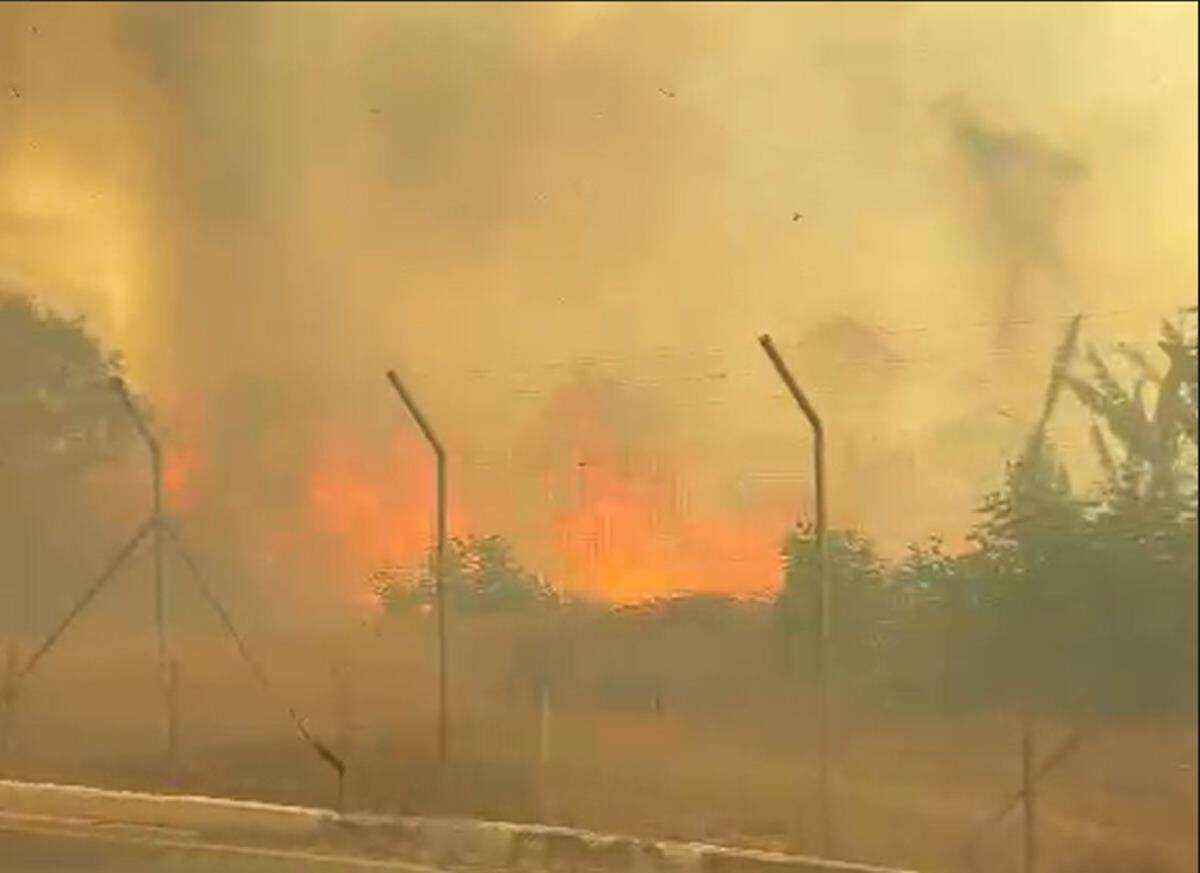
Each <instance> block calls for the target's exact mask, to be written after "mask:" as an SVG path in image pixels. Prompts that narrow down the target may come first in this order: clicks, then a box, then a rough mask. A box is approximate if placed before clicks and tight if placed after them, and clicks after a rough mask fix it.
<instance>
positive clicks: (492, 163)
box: [0, 4, 1197, 602]
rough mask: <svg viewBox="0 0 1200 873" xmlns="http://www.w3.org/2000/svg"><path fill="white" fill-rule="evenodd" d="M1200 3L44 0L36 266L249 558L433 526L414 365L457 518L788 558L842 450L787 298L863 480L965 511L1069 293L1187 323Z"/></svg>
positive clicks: (18, 180) (953, 525)
mask: <svg viewBox="0 0 1200 873" xmlns="http://www.w3.org/2000/svg"><path fill="white" fill-rule="evenodd" d="M1195 24H1196V13H1195V7H1194V6H1190V5H1156V4H1130V5H1112V4H1106V5H1095V6H1085V7H1079V6H1075V7H1071V8H1067V7H1066V6H1055V5H1037V6H1034V5H1021V6H1010V5H1005V4H988V5H978V6H960V5H936V6H925V5H919V4H917V5H904V6H897V5H885V6H880V7H875V6H871V5H867V4H862V5H854V6H842V5H830V6H826V5H797V6H783V5H770V6H761V7H760V6H753V5H738V6H737V7H736V8H735V7H733V6H725V5H719V4H717V5H695V6H682V5H671V6H666V5H663V6H659V5H636V6H634V5H628V6H627V5H600V4H581V5H561V6H532V5H530V6H526V5H503V6H501V5H495V6H493V5H486V4H484V5H475V4H470V5H467V4H464V5H442V6H426V5H404V6H383V5H374V4H371V5H365V4H364V5H354V4H338V5H323V4H304V5H296V6H291V5H287V4H261V5H241V4H221V5H208V6H188V5H183V4H178V5H176V4H172V5H165V4H164V5H140V4H138V5H120V6H118V5H111V6H70V7H67V6H58V5H51V4H46V5H42V4H39V5H19V6H18V5H5V6H4V7H3V8H2V9H0V83H2V84H3V85H4V92H5V93H4V95H3V103H2V106H0V111H2V112H3V124H0V279H2V280H3V282H4V283H5V286H6V287H7V288H8V289H9V290H19V291H23V292H26V293H29V294H32V295H35V296H36V297H38V298H39V299H41V300H42V301H44V302H45V303H47V304H49V305H51V306H53V307H55V308H58V309H61V310H63V311H67V312H78V313H82V314H85V315H86V316H87V317H88V319H89V324H90V326H91V329H92V331H93V332H95V333H96V334H97V335H98V336H99V337H100V338H101V339H102V341H103V342H104V344H105V345H106V346H107V347H109V348H113V349H119V350H120V351H122V352H123V353H124V354H125V356H126V358H127V361H128V367H129V372H130V377H131V380H132V381H133V382H134V383H135V384H136V385H137V386H138V387H139V390H140V391H141V392H142V393H143V394H144V395H145V396H146V397H147V398H148V400H149V401H150V403H151V404H152V405H153V406H154V407H155V408H156V410H157V411H158V414H159V418H160V420H161V422H162V427H163V433H164V439H165V441H166V442H167V443H168V444H169V445H171V446H173V451H174V452H175V455H174V456H173V457H174V459H175V460H174V464H175V466H174V467H172V470H173V471H174V472H173V474H172V475H173V476H174V477H175V478H174V479H173V480H172V482H173V484H171V488H172V489H173V490H172V498H171V499H172V500H173V501H175V508H176V509H178V510H180V511H182V512H183V513H185V514H186V515H187V516H188V517H189V520H190V522H191V523H192V525H193V529H194V530H195V531H196V533H197V536H198V537H199V538H200V539H201V540H202V541H203V543H204V546H205V548H206V549H207V550H208V551H210V552H211V553H212V554H214V555H218V556H225V557H224V558H222V560H224V559H225V558H228V559H229V561H230V562H231V565H232V564H234V563H236V564H237V566H238V567H240V570H239V572H241V573H243V574H245V576H246V578H248V579H249V578H255V579H259V580H260V581H261V579H263V578H268V577H269V575H270V574H271V573H278V574H281V579H280V580H277V581H276V582H275V583H271V584H280V585H282V584H293V582H294V583H295V584H301V581H299V580H302V579H304V578H305V577H307V581H304V582H303V584H304V585H306V586H308V587H309V588H311V589H312V590H313V591H315V592H319V591H327V590H329V589H330V587H331V586H332V588H333V590H336V591H337V592H339V596H341V595H344V594H345V592H350V599H351V600H353V601H355V602H359V601H362V600H364V599H365V598H367V597H368V595H369V588H368V587H367V583H366V582H365V579H366V578H367V576H368V575H369V573H370V572H371V570H372V569H374V568H375V567H377V566H378V565H380V564H383V563H388V562H397V561H399V562H404V561H408V562H412V561H414V560H415V559H416V558H418V557H419V555H420V553H421V550H422V549H423V548H424V547H425V545H426V543H427V541H428V537H429V534H430V531H431V527H432V526H431V519H430V512H429V509H428V500H429V496H430V493H431V487H432V486H431V476H432V471H431V469H430V466H429V461H428V459H427V457H426V454H425V453H424V450H423V448H422V446H421V444H420V443H419V441H418V435H417V432H416V431H415V429H414V428H413V426H412V425H411V423H410V422H409V421H408V419H407V417H406V415H405V413H404V411H403V409H402V407H401V406H400V405H399V403H398V401H397V400H396V398H395V397H394V395H393V394H392V392H391V390H390V388H389V386H388V385H387V384H386V382H385V381H384V377H383V374H384V372H385V370H386V369H388V368H391V367H395V368H396V369H397V370H398V371H399V373H400V374H401V375H402V377H403V378H404V379H405V380H406V382H407V383H408V387H409V388H410V390H411V391H412V392H413V393H414V394H415V395H416V396H417V397H418V398H419V400H420V401H421V402H422V403H423V404H424V406H425V408H426V412H427V414H428V416H429V417H430V418H431V419H432V420H433V421H434V422H435V423H436V424H437V426H438V427H439V429H440V430H441V432H442V437H443V440H444V442H445V443H446V444H447V446H448V447H449V450H450V464H451V471H452V472H451V477H452V478H451V496H452V499H453V510H452V525H453V526H454V528H455V530H454V532H455V533H463V532H467V531H476V532H481V533H488V532H499V533H502V534H505V535H506V536H508V537H509V538H511V539H512V540H513V541H514V542H515V544H516V546H517V549H518V551H519V552H520V554H521V556H522V559H523V561H524V562H525V563H527V564H529V565H530V566H534V567H536V568H538V569H539V570H540V571H542V572H544V573H546V574H547V576H548V577H549V578H550V579H552V580H554V582H555V584H563V585H566V586H568V587H569V586H572V585H573V586H575V587H577V588H578V589H579V590H582V591H585V592H587V593H589V594H599V595H601V596H605V595H608V596H614V597H618V598H622V599H625V598H633V597H636V596H638V595H641V594H659V593H665V592H667V591H671V590H678V589H684V588H689V589H700V590H728V591H739V592H751V591H754V592H757V591H762V590H768V589H771V588H773V587H774V586H776V585H777V584H778V579H777V578H776V577H777V573H778V561H777V550H778V545H779V541H780V538H781V536H782V532H783V530H784V529H785V528H786V527H787V526H788V525H789V524H791V523H793V522H795V521H796V520H798V519H799V520H803V519H807V518H809V517H810V516H811V497H810V494H811V473H810V468H809V466H808V453H809V448H808V442H807V439H808V437H807V434H806V430H805V427H804V426H803V422H802V420H801V419H800V417H799V416H798V414H797V413H796V411H795V410H794V409H793V408H792V406H791V404H790V401H789V399H788V398H787V397H786V395H785V394H784V392H783V391H782V389H781V387H780V386H779V385H778V384H777V380H776V378H775V376H774V374H773V372H772V371H771V369H770V367H769V365H768V363H767V362H766V361H765V360H764V359H762V356H761V350H760V349H759V348H758V346H757V344H756V343H755V337H756V336H757V335H758V334H760V333H762V332H763V331H768V332H770V333H771V334H772V335H773V336H774V337H775V339H776V341H777V343H778V345H779V347H780V348H781V350H782V351H783V353H784V355H785V356H786V357H787V358H788V359H789V360H790V361H791V362H792V364H793V366H794V369H795V371H796V373H797V375H798V377H799V378H800V380H801V382H802V384H803V385H804V386H805V387H806V390H808V391H809V392H810V393H811V395H812V397H813V399H814V402H815V403H816V404H817V406H818V408H819V409H820V410H821V411H822V413H823V415H824V416H825V418H826V420H827V422H828V428H829V432H830V440H831V446H830V465H831V472H830V490H831V498H830V506H831V513H832V521H833V523H834V524H835V525H836V526H839V527H853V528H856V529H859V530H861V531H863V532H865V533H866V534H867V535H869V536H871V537H872V538H873V539H874V540H876V541H877V542H878V543H879V544H880V546H881V547H882V549H883V550H884V551H885V552H888V553H895V552H897V551H898V550H900V549H901V548H902V547H903V545H904V544H905V543H906V542H907V541H909V540H911V539H914V538H917V537H919V536H922V535H924V534H926V533H930V532H941V533H944V534H945V535H946V537H947V538H948V540H949V541H951V542H955V541H958V540H959V539H960V538H961V537H962V535H963V534H964V533H965V531H966V529H967V527H968V526H969V524H970V522H971V514H970V513H971V510H972V509H973V508H974V506H975V505H976V503H977V501H978V498H979V495H980V494H982V493H983V492H984V491H985V490H987V489H988V488H990V487H994V486H995V485H996V484H997V483H998V482H999V478H1000V476H1001V475H1002V473H1003V462H1004V459H1005V458H1006V457H1009V456H1010V455H1011V454H1012V453H1014V452H1015V451H1016V450H1017V449H1018V447H1019V445H1020V442H1021V439H1022V438H1023V436H1024V434H1025V433H1026V432H1027V430H1028V427H1029V426H1030V424H1031V423H1032V421H1033V419H1034V417H1035V416H1036V414H1037V408H1038V402H1039V397H1040V394H1041V392H1042V390H1043V387H1044V376H1045V371H1046V368H1047V366H1048V361H1049V356H1050V354H1051V351H1052V349H1053V347H1054V344H1055V343H1056V342H1057V341H1058V340H1059V338H1060V336H1061V334H1062V331H1063V329H1064V327H1065V325H1066V322H1067V321H1068V319H1069V318H1070V317H1071V316H1072V315H1074V314H1075V313H1076V312H1083V313H1085V314H1086V318H1085V330H1087V331H1089V336H1090V337H1091V338H1093V339H1094V340H1096V341H1101V342H1102V341H1106V340H1107V339H1110V338H1117V337H1127V336H1151V335H1152V334H1153V331H1154V328H1155V325H1156V324H1157V319H1158V318H1159V317H1160V316H1161V315H1162V314H1163V313H1165V312H1170V311H1171V310H1172V309H1173V308H1175V307H1177V306H1178V305H1180V304H1181V303H1182V302H1184V301H1185V300H1186V299H1187V298H1188V297H1189V296H1190V295H1191V294H1192V293H1193V292H1194V289H1195V283H1196V261H1195V245H1196V217H1195V212H1194V204H1195V199H1196V192H1197V186H1196V170H1195V160H1194V158H1195V148H1196V141H1195V130H1196V99H1197V89H1196V60H1197V51H1196V36H1195V32H1196V28H1195ZM1064 427H1066V425H1064ZM1064 443H1065V448H1064V451H1065V452H1066V454H1067V458H1068V460H1070V458H1071V452H1072V442H1071V440H1070V439H1066V440H1064ZM1080 448H1081V449H1086V445H1084V444H1082V443H1080ZM138 464H140V461H138V460H135V459H131V460H130V465H131V466H130V470H140V467H138V466H137V465H138ZM130 475H131V476H132V475H141V474H140V473H136V474H135V473H131V474H130ZM1085 478H1086V475H1085ZM169 484H170V483H169ZM125 490H129V491H131V490H135V489H133V487H132V486H127V487H126V489H125ZM130 499H132V498H130ZM614 519H615V520H614ZM597 526H599V527H600V528H603V529H604V530H609V528H611V531H610V532H609V533H607V534H598V533H597ZM647 528H650V529H652V530H653V532H654V534H655V538H654V539H653V540H652V542H651V543H650V544H649V545H647V544H646V543H645V542H643V541H641V540H638V535H639V534H640V533H644V532H645V530H646V529H647ZM605 536H607V537H609V540H608V541H606V542H608V543H609V545H608V546H607V547H606V548H609V549H610V552H611V554H614V555H616V556H617V557H616V558H614V559H613V560H614V561H615V564H614V565H613V566H606V565H605V564H604V563H603V561H601V562H600V563H599V564H597V563H596V561H595V560H593V559H592V558H588V554H590V553H588V552H587V549H588V548H591V546H588V545H587V544H589V543H592V544H594V543H595V542H596V541H597V538H598V537H599V538H600V539H601V540H603V538H604V537H605ZM642 539H643V540H644V539H645V537H642ZM632 540H638V541H637V542H636V543H633V545H628V544H629V543H630V542H631V541H632ZM623 543H625V544H626V545H624V546H623V545H622V544H623ZM581 544H582V545H581ZM623 548H625V549H626V551H624V552H622V549H623ZM698 554H699V555H707V556H709V557H707V558H703V559H700V558H697V557H696V556H697V555H698ZM280 555H291V556H292V557H291V558H281V557H280ZM622 556H623V557H622ZM234 557H236V558H237V560H236V561H235V560H233V558H234ZM289 560H290V561H291V562H292V563H291V564H287V561H289ZM280 561H283V562H284V563H283V564H282V565H281V564H280V563H279V562H280ZM617 565H620V566H617ZM280 566H288V567H290V569H289V570H288V571H286V572H284V571H282V570H279V569H278V568H279V567H280ZM272 568H275V569H272ZM597 568H599V569H597ZM283 576H287V577H288V580H282V577H283ZM331 580H333V581H332V582H331Z"/></svg>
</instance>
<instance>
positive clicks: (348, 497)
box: [306, 432, 462, 605]
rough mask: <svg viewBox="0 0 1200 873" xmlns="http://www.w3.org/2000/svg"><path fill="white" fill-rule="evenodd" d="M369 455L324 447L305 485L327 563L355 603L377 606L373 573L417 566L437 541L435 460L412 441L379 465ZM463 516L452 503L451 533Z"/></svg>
mask: <svg viewBox="0 0 1200 873" xmlns="http://www.w3.org/2000/svg"><path fill="white" fill-rule="evenodd" d="M367 457H368V453H366V452H361V453H356V452H352V451H350V450H349V449H348V448H347V447H346V446H344V445H343V446H337V445H334V444H329V445H326V446H324V447H323V448H322V449H321V451H320V453H319V455H318V457H317V458H316V459H315V461H314V463H313V465H312V466H311V468H310V470H309V473H308V477H307V482H306V496H307V501H308V503H307V510H308V520H309V523H310V526H311V527H312V528H313V529H314V531H315V532H316V533H317V534H319V535H320V536H322V537H323V538H324V541H325V543H326V544H327V545H329V546H331V547H332V548H331V555H330V558H331V563H332V565H333V566H334V567H335V568H336V572H337V573H338V575H339V576H341V577H343V584H347V585H349V586H350V590H351V592H352V596H353V597H354V598H355V599H356V600H357V601H359V602H360V603H362V604H364V605H365V604H372V605H373V604H374V599H373V596H372V594H373V593H372V591H371V590H370V586H369V584H368V580H369V578H370V576H371V574H372V573H373V572H374V571H376V570H378V569H380V568H382V567H385V566H388V565H397V564H398V565H401V566H416V565H417V564H418V563H419V562H420V561H421V560H422V559H423V557H424V555H425V554H426V550H427V549H428V548H429V546H430V544H431V543H432V541H433V537H434V512H435V509H434V500H435V490H434V482H433V471H432V464H433V461H432V459H431V458H430V456H429V451H428V449H427V447H426V446H425V445H424V444H423V443H421V442H420V441H419V440H418V439H416V438H415V437H414V436H413V435H412V434H410V433H408V432H404V433H402V434H400V435H398V436H396V437H395V438H394V439H393V440H392V442H391V446H390V451H389V452H388V455H387V457H386V459H385V460H384V462H383V463H382V465H380V464H378V463H376V465H375V466H374V467H372V466H370V465H369V462H368V461H364V460H363V459H364V458H367ZM461 524H462V518H461V515H460V514H458V513H457V511H456V509H454V502H453V501H451V517H450V526H451V530H456V529H459V527H460V525H461Z"/></svg>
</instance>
